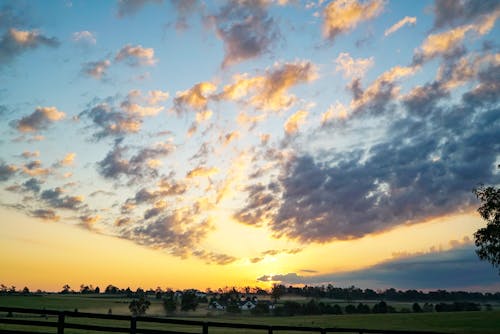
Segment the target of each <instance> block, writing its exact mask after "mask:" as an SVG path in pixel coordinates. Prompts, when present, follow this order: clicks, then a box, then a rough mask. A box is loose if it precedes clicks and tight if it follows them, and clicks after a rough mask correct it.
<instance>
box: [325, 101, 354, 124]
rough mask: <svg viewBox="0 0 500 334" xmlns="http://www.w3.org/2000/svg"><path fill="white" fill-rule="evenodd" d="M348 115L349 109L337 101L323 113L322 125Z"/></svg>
mask: <svg viewBox="0 0 500 334" xmlns="http://www.w3.org/2000/svg"><path fill="white" fill-rule="evenodd" d="M347 116H348V109H347V108H346V107H345V106H344V105H343V104H342V103H340V102H338V101H337V102H336V104H335V105H330V106H329V107H328V109H327V111H325V112H324V113H322V114H321V126H326V125H328V124H330V123H331V122H332V121H334V120H337V119H340V120H342V119H346V118H347Z"/></svg>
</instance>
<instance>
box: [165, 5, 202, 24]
mask: <svg viewBox="0 0 500 334" xmlns="http://www.w3.org/2000/svg"><path fill="white" fill-rule="evenodd" d="M170 3H171V4H172V5H173V7H174V9H175V10H176V11H177V19H176V22H175V28H176V29H177V30H185V29H187V28H188V27H189V26H188V23H187V19H188V16H189V15H190V14H191V13H193V12H196V10H199V8H198V0H170Z"/></svg>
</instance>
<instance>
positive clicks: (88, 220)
mask: <svg viewBox="0 0 500 334" xmlns="http://www.w3.org/2000/svg"><path fill="white" fill-rule="evenodd" d="M79 219H80V223H81V225H82V226H83V227H85V228H86V229H88V230H93V229H94V228H95V227H94V225H95V224H96V223H97V222H98V221H99V220H101V217H100V216H99V215H95V216H92V215H85V216H80V217H79Z"/></svg>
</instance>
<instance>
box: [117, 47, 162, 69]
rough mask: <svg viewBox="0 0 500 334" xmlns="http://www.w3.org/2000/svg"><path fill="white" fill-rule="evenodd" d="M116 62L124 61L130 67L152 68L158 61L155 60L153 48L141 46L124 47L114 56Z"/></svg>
mask: <svg viewBox="0 0 500 334" xmlns="http://www.w3.org/2000/svg"><path fill="white" fill-rule="evenodd" d="M115 61H116V62H121V61H125V62H126V63H127V64H128V65H130V66H139V65H142V66H153V65H155V64H156V62H157V61H158V60H157V59H155V51H154V49H153V48H143V47H142V45H136V46H132V45H130V44H127V45H125V46H124V47H123V48H121V50H120V51H118V53H117V54H116V56H115Z"/></svg>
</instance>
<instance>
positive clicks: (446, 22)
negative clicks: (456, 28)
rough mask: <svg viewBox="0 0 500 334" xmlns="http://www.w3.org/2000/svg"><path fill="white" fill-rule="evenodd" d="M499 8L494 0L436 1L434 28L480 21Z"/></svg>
mask: <svg viewBox="0 0 500 334" xmlns="http://www.w3.org/2000/svg"><path fill="white" fill-rule="evenodd" d="M499 8H500V3H499V2H498V1H496V0H484V1H475V0H460V1H454V0H436V2H435V5H434V7H433V10H434V14H435V17H434V28H443V27H446V26H453V25H457V24H464V23H468V22H472V21H475V20H477V19H480V18H481V17H482V16H483V17H484V16H486V15H488V14H490V13H492V12H494V11H495V10H498V9H499Z"/></svg>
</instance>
